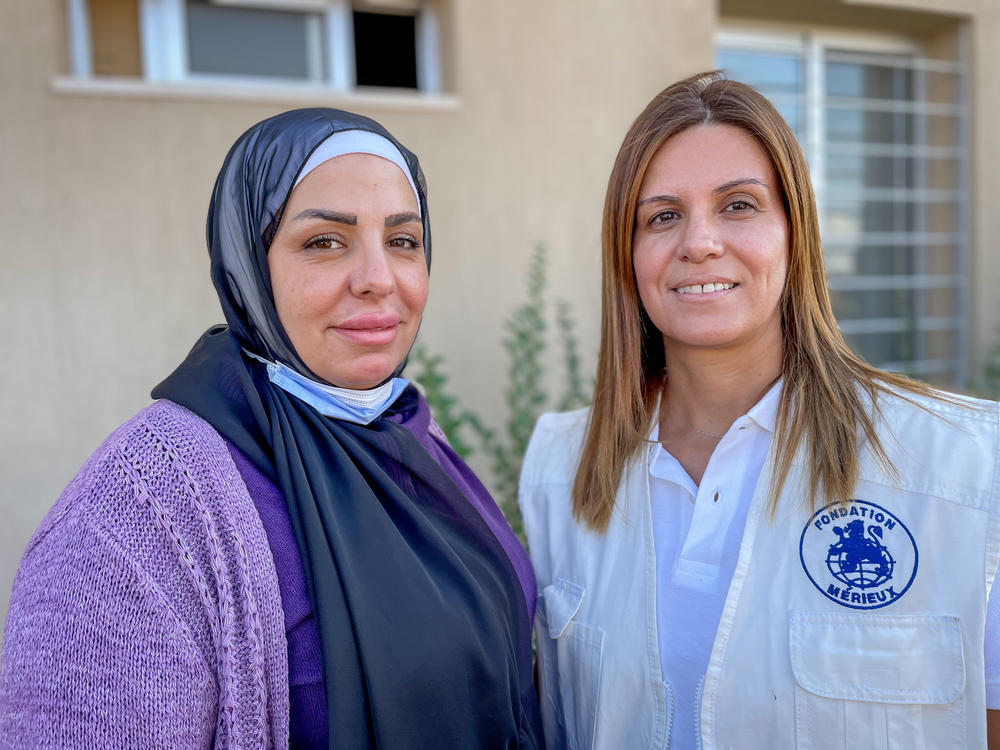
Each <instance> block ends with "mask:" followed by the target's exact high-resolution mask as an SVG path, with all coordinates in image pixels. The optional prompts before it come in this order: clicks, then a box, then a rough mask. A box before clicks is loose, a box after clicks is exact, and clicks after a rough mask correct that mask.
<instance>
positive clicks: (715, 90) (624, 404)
mask: <svg viewBox="0 0 1000 750" xmlns="http://www.w3.org/2000/svg"><path fill="white" fill-rule="evenodd" d="M708 123H713V124H720V125H730V126H733V127H737V128H741V129H742V130H745V131H747V132H748V133H750V134H751V135H752V136H754V138H756V139H757V141H758V143H760V145H761V147H762V148H763V149H764V151H765V153H767V155H768V157H769V158H770V159H771V163H772V165H773V166H774V170H775V172H776V173H777V176H778V183H779V185H780V192H781V194H782V198H783V200H784V204H785V211H786V215H787V217H788V226H789V259H788V274H787V278H786V281H785V289H784V292H783V294H782V297H781V301H780V303H779V304H780V307H781V321H782V327H783V331H784V352H783V357H782V377H783V389H782V394H781V401H780V404H779V407H778V415H777V423H776V426H775V432H776V434H778V435H782V436H783V439H782V440H781V441H780V443H779V445H778V449H777V454H776V457H775V471H774V473H773V475H772V476H773V479H772V485H771V490H772V492H771V497H772V498H775V500H773V501H772V502H776V498H777V495H778V492H779V490H780V489H781V487H782V485H783V484H784V482H785V479H786V478H787V476H788V471H789V468H790V467H791V462H792V457H793V456H794V455H795V452H796V450H797V449H798V447H799V445H800V444H801V443H803V442H804V443H805V446H806V450H807V451H808V460H809V464H808V465H810V466H812V467H813V471H812V474H811V477H810V480H809V495H810V497H812V498H813V499H814V500H815V498H816V497H817V494H820V495H821V497H822V498H824V499H825V500H827V501H832V500H835V499H840V500H843V499H845V498H847V497H850V494H851V492H852V490H853V487H854V483H855V481H856V479H857V474H858V450H859V446H860V441H859V435H858V428H859V427H860V428H861V433H863V435H864V438H865V439H866V440H867V441H868V442H869V444H870V446H871V448H872V450H873V452H874V455H875V457H876V459H877V460H878V461H879V463H881V464H882V465H883V467H885V468H886V469H887V470H890V471H891V464H890V462H889V459H888V456H887V455H886V453H885V450H884V449H883V447H882V444H881V442H880V440H879V439H878V435H877V434H876V430H875V419H876V417H877V416H878V413H877V409H878V401H877V400H876V398H875V397H876V396H877V394H878V393H879V392H889V391H890V390H891V389H902V390H903V391H904V393H905V392H908V393H911V394H921V395H933V394H934V392H933V391H932V389H931V388H930V387H929V386H926V385H924V384H922V383H918V382H915V381H912V380H910V379H908V378H905V377H903V376H901V375H895V374H892V373H888V372H883V371H881V370H878V369H876V368H874V367H872V366H871V365H869V364H868V363H866V362H865V361H864V360H862V359H861V358H860V357H858V356H857V355H856V354H854V353H853V352H852V351H851V349H850V348H849V347H848V346H847V343H846V342H845V341H844V338H843V336H842V335H841V333H840V330H839V329H838V327H837V323H836V321H835V320H834V316H833V310H832V308H831V306H830V297H829V294H828V292H827V286H826V278H825V273H824V270H823V252H822V247H821V245H820V237H819V222H818V219H817V213H816V199H815V197H814V195H813V191H812V185H811V183H810V180H809V171H808V168H807V166H806V162H805V158H804V157H803V156H802V150H801V149H800V148H799V145H798V143H797V142H796V140H795V136H794V135H793V134H792V131H791V129H790V128H789V127H788V124H787V123H786V122H785V121H784V120H783V119H782V117H781V115H779V114H778V112H777V111H776V110H775V109H774V107H773V106H772V105H771V103H770V102H769V101H768V100H767V99H766V98H764V96H763V95H761V94H760V93H758V92H757V91H756V90H754V89H753V88H751V87H750V86H747V85H745V84H742V83H738V82H736V81H729V80H726V79H724V78H723V77H722V75H721V74H720V73H717V72H716V73H702V74H699V75H695V76H692V77H690V78H687V79H685V80H683V81H680V82H678V83H675V84H673V85H672V86H669V87H668V88H666V89H664V90H663V91H662V92H660V93H659V94H658V95H657V96H656V97H654V98H653V100H652V101H651V102H650V103H649V104H648V105H647V106H646V108H645V109H644V110H643V111H642V113H641V114H640V115H639V117H638V118H637V119H636V121H635V122H634V123H633V124H632V127H631V128H630V129H629V131H628V133H627V134H626V136H625V140H624V141H623V142H622V146H621V149H620V150H619V151H618V157H617V159H616V160H615V164H614V167H613V168H612V170H611V177H610V178H609V180H608V191H607V196H606V198H605V201H604V219H603V225H602V229H601V245H602V264H603V271H602V291H601V297H602V313H601V346H600V353H599V356H598V363H597V381H596V383H595V387H594V404H593V407H592V410H591V416H590V422H589V424H588V427H587V434H586V437H585V440H584V445H583V452H582V456H581V460H580V468H579V470H578V472H577V475H576V481H575V483H574V485H573V514H574V516H575V517H576V518H577V519H578V520H581V521H583V522H584V523H586V524H587V525H588V526H589V527H590V528H591V529H593V530H595V531H604V530H605V529H606V528H607V526H608V522H609V521H610V519H611V513H612V511H613V509H614V503H615V495H616V492H617V489H618V485H619V484H620V482H621V481H622V477H623V475H624V472H625V467H626V464H627V463H628V461H629V460H630V458H631V457H632V456H633V455H635V453H636V451H637V449H638V448H639V446H640V445H641V444H642V443H643V442H644V441H645V439H646V436H647V435H648V434H649V431H650V429H651V427H652V420H653V418H654V416H655V415H654V411H655V409H656V404H657V397H658V396H659V394H660V391H661V390H662V388H663V386H664V384H665V375H664V367H665V362H664V353H663V338H662V335H661V334H660V331H659V330H657V328H656V326H655V325H653V323H652V321H651V320H650V319H649V317H648V316H647V315H646V312H645V310H644V309H643V306H642V304H641V302H640V300H639V292H638V288H637V285H636V279H635V271H634V269H633V266H632V238H633V232H634V228H635V213H636V204H637V203H638V200H639V188H640V186H641V185H642V181H643V178H644V177H645V174H646V169H647V167H648V166H649V162H650V161H651V159H652V158H653V156H654V154H655V153H656V152H657V150H658V149H659V148H660V147H661V146H662V145H663V144H664V143H665V142H666V141H667V139H669V138H670V137H672V136H674V135H677V134H678V133H680V132H682V131H684V130H687V129H688V128H691V127H694V126H696V125H701V124H708ZM866 396H867V398H866ZM872 404H874V405H875V409H876V413H875V414H874V415H872V414H869V413H868V408H869V407H870V406H871V405H872ZM773 510H774V507H773V506H772V511H773Z"/></svg>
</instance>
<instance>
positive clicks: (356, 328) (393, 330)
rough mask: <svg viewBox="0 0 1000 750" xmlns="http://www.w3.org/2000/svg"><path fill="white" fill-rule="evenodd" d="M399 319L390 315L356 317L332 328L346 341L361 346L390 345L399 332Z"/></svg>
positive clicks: (374, 314)
mask: <svg viewBox="0 0 1000 750" xmlns="http://www.w3.org/2000/svg"><path fill="white" fill-rule="evenodd" d="M400 322H401V321H400V318H399V316H398V315H395V314H392V313H368V314H366V315H358V316H356V317H354V318H350V319H348V320H345V321H344V322H342V323H340V324H339V325H335V326H333V329H334V330H335V331H336V332H337V333H339V334H340V335H341V336H343V337H344V338H346V339H347V340H348V341H352V342H353V343H355V344H360V345H362V346H384V345H386V344H391V343H392V342H393V341H394V340H395V338H396V334H397V333H398V332H399V324H400Z"/></svg>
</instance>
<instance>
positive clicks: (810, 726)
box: [789, 611, 965, 750]
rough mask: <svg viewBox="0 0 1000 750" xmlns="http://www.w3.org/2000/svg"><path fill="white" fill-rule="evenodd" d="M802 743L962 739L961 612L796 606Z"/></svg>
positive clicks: (897, 744)
mask: <svg viewBox="0 0 1000 750" xmlns="http://www.w3.org/2000/svg"><path fill="white" fill-rule="evenodd" d="M789 651H790V657H791V666H792V673H793V674H794V676H795V730H796V737H797V738H798V747H799V748H800V749H801V750H808V749H812V748H816V749H819V748H823V750H826V749H827V748H829V749H831V750H834V749H839V748H845V749H846V748H850V750H897V749H898V750H904V749H905V750H935V749H936V748H945V747H949V748H950V747H956V748H957V747H965V731H964V727H965V716H964V713H965V704H964V699H963V693H964V690H965V656H964V652H963V648H962V632H961V626H960V623H959V620H958V618H957V617H949V616H945V615H903V616H889V615H872V614H862V613H851V612H844V613H825V612H824V613H820V612H794V611H793V612H792V613H791V614H790V620H789Z"/></svg>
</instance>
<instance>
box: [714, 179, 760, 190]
mask: <svg viewBox="0 0 1000 750" xmlns="http://www.w3.org/2000/svg"><path fill="white" fill-rule="evenodd" d="M741 185H760V186H761V187H762V188H766V187H767V183H766V182H764V181H763V180H762V179H760V178H758V177H737V178H736V179H735V180H730V181H729V182H723V183H722V184H721V185H719V187H717V188H715V190H713V191H712V192H713V193H724V192H726V191H727V190H732V189H733V188H735V187H740V186H741Z"/></svg>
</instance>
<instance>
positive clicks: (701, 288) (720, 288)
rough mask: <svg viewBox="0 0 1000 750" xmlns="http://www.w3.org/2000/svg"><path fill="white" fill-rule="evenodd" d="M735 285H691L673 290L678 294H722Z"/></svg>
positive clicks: (728, 283) (729, 283)
mask: <svg viewBox="0 0 1000 750" xmlns="http://www.w3.org/2000/svg"><path fill="white" fill-rule="evenodd" d="M735 286H736V284H733V283H731V282H727V283H720V284H692V285H691V286H679V287H677V288H676V289H674V291H675V292H677V293H678V294H711V293H712V292H724V291H726V290H727V289H732V288H733V287H735Z"/></svg>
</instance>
